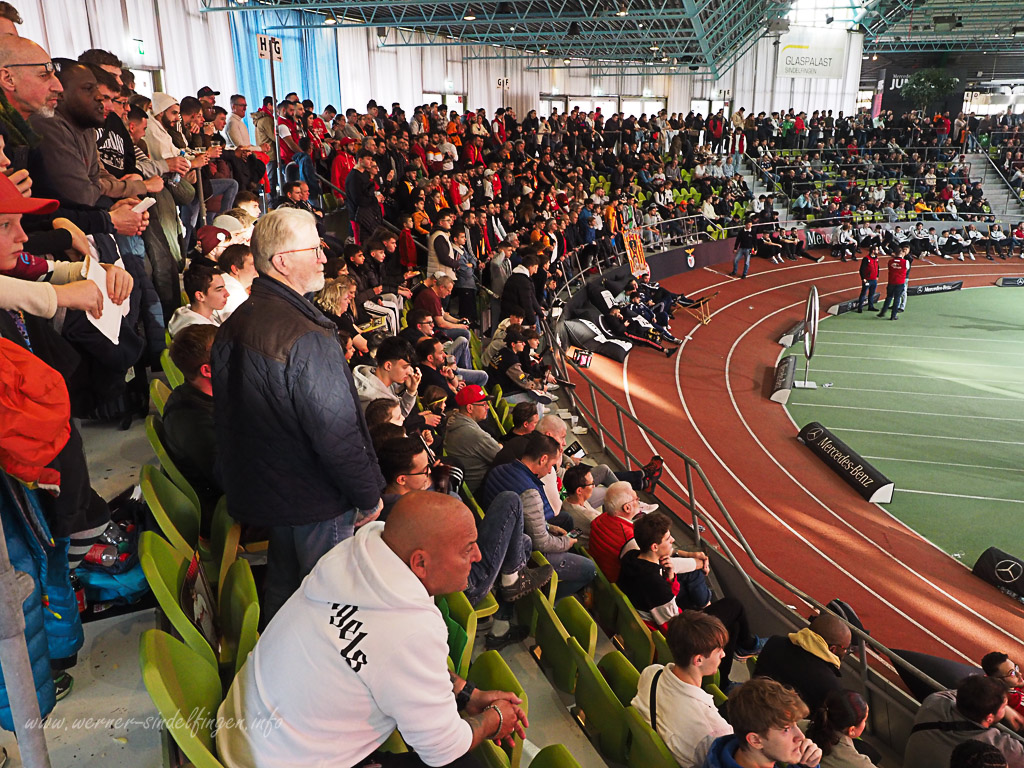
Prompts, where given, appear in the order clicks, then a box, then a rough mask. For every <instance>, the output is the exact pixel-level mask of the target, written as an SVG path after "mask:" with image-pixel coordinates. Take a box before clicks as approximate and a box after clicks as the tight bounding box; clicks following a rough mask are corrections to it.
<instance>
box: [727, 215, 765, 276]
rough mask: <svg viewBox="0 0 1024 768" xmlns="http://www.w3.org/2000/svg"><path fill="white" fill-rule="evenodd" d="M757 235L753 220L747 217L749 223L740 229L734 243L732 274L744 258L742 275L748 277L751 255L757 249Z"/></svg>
mask: <svg viewBox="0 0 1024 768" xmlns="http://www.w3.org/2000/svg"><path fill="white" fill-rule="evenodd" d="M757 245H758V241H757V235H755V234H754V230H753V229H752V228H751V221H750V220H749V219H747V223H746V224H745V225H744V226H743V229H741V230H740V232H739V234H738V235H736V242H735V244H733V252H734V254H735V255H734V256H733V257H732V272H730V273H729V274H730V275H733V276H735V274H736V270H737V268H738V267H739V265H740V260H741V259H743V260H744V261H743V274H742V275H741V277H744V278H745V277H746V276H747V272H748V271H749V270H750V256H751V254H753V253H754V252H755V251H756V250H757Z"/></svg>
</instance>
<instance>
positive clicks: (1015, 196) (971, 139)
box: [967, 133, 1024, 213]
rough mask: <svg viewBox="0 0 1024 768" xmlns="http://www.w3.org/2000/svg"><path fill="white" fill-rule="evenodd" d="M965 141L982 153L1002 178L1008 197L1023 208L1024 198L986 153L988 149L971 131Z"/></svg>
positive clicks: (978, 152)
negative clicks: (1023, 198)
mask: <svg viewBox="0 0 1024 768" xmlns="http://www.w3.org/2000/svg"><path fill="white" fill-rule="evenodd" d="M967 142H968V144H969V145H970V146H971V147H972V148H973V149H974V150H975V152H976V153H977V154H979V155H983V156H984V157H985V160H986V162H988V164H989V165H990V166H991V167H992V170H993V171H995V172H996V174H997V175H998V176H999V178H1000V179H1002V182H1003V184H1005V185H1006V189H1007V190H1008V191H1009V195H1008V198H1009V199H1012V200H1014V201H1015V202H1016V203H1017V206H1018V208H1022V209H1024V200H1022V199H1021V196H1020V192H1019V191H1018V190H1016V189H1014V188H1013V186H1012V185H1011V184H1010V182H1009V181H1008V180H1007V178H1006V177H1005V176H1004V175H1003V172H1002V170H1000V168H999V166H998V165H996V163H995V161H994V160H993V159H992V156H991V155H990V154H989V153H988V150H986V149H985V148H984V147H983V146H981V142H980V141H978V137H977V136H975V135H974V134H973V133H969V134H968V135H967ZM1004 213H1005V212H1004Z"/></svg>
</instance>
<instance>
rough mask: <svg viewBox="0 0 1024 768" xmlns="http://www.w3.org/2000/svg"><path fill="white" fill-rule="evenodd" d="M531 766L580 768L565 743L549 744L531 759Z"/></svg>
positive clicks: (531, 767)
mask: <svg viewBox="0 0 1024 768" xmlns="http://www.w3.org/2000/svg"><path fill="white" fill-rule="evenodd" d="M530 768H580V764H579V763H578V762H576V758H575V757H573V756H572V753H571V752H570V751H569V749H568V748H567V747H566V746H565V745H564V744H549V745H548V746H546V747H544V749H542V750H541V751H540V752H538V753H537V754H536V755H535V756H534V758H533V760H531V761H530Z"/></svg>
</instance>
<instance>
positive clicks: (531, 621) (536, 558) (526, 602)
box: [515, 551, 558, 635]
mask: <svg viewBox="0 0 1024 768" xmlns="http://www.w3.org/2000/svg"><path fill="white" fill-rule="evenodd" d="M530 560H532V561H533V564H534V565H536V566H544V565H551V563H549V562H548V559H547V558H546V557H544V554H543V553H542V552H536V551H534V552H532V553H530ZM557 592H558V574H557V573H554V572H552V574H551V581H549V582H548V583H547V585H546V586H544V587H542V588H541V589H538V590H536V591H534V592H532V593H531V594H529V595H527V596H526V597H524V598H522V599H521V600H519V601H517V602H516V608H515V610H516V618H517V619H518V620H519V623H520V624H523V625H524V626H526V627H527V628H528V629H529V631H530V634H531V635H533V634H534V632H536V630H537V612H538V610H539V608H538V602H539V600H540V596H541V595H542V594H543V595H544V596H545V597H547V599H548V603H549V604H550V605H554V603H555V595H556V594H557Z"/></svg>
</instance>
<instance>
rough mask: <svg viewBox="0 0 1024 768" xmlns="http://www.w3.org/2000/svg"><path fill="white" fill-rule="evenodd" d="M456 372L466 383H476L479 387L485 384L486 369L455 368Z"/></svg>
mask: <svg viewBox="0 0 1024 768" xmlns="http://www.w3.org/2000/svg"><path fill="white" fill-rule="evenodd" d="M456 373H458V374H459V376H461V377H462V380H463V381H465V382H466V383H467V384H476V385H478V386H481V387H486V386H487V371H478V370H476V369H475V368H457V369H456Z"/></svg>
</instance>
